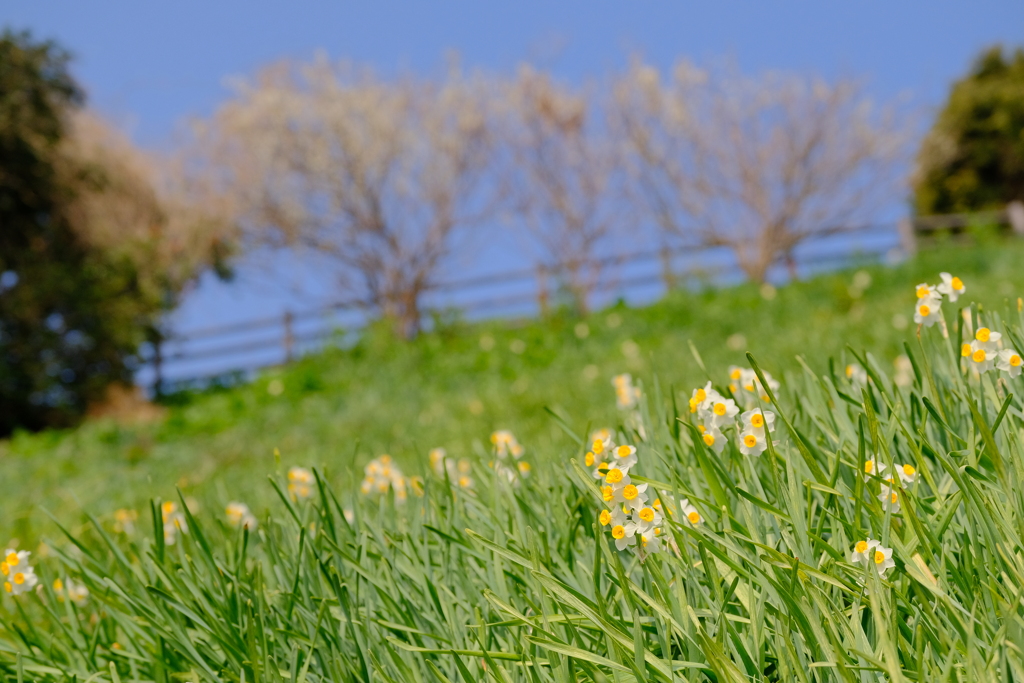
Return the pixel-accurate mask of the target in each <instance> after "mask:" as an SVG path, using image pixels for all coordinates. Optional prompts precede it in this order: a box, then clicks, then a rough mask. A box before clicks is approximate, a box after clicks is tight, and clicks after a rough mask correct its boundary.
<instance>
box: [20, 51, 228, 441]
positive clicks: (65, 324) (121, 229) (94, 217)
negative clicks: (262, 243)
mask: <svg viewBox="0 0 1024 683" xmlns="http://www.w3.org/2000/svg"><path fill="white" fill-rule="evenodd" d="M68 61H69V57H68V55H67V53H66V52H64V51H63V50H61V49H60V48H59V47H58V46H56V45H55V44H54V43H52V42H40V41H34V40H33V39H32V37H31V36H30V35H29V34H27V33H12V32H5V33H4V34H2V35H0V436H2V435H6V434H9V433H10V432H11V431H13V430H14V429H16V428H24V429H30V430H32V429H40V428H43V427H49V426H65V425H69V424H73V423H74V421H75V420H76V419H77V418H78V417H79V416H81V415H82V414H83V412H84V411H85V410H86V408H87V407H88V406H89V404H90V403H92V402H95V401H99V400H101V399H102V398H103V396H104V395H105V392H106V390H107V388H108V387H109V386H110V385H111V384H112V383H115V382H121V383H125V384H128V383H130V382H131V380H132V370H133V368H134V366H135V364H136V361H137V356H138V349H139V347H140V345H141V344H142V343H143V342H144V341H145V340H146V338H147V336H151V335H152V331H153V330H155V329H157V328H158V326H159V321H160V318H161V316H162V314H163V313H164V312H165V311H167V310H168V309H169V308H171V307H172V306H174V305H175V304H176V303H177V301H178V296H180V294H181V292H182V291H183V290H184V288H185V287H187V285H188V284H189V283H191V282H192V281H194V279H195V278H196V277H197V276H198V274H199V273H200V272H202V271H203V270H204V269H205V268H206V267H208V266H210V265H218V266H223V264H224V259H225V257H226V256H227V255H228V254H229V248H228V247H227V245H228V244H229V241H228V239H227V235H229V232H230V231H229V228H230V224H229V223H227V222H225V221H219V220H217V219H215V218H211V216H212V213H211V212H210V210H209V209H208V208H207V207H206V206H204V207H203V209H202V212H203V213H202V215H203V216H205V217H207V219H205V220H200V219H199V218H198V217H197V214H196V210H193V209H186V208H185V207H187V206H189V202H188V201H187V199H185V196H186V195H187V194H188V192H187V191H186V190H184V189H181V188H186V187H189V186H191V185H193V184H194V183H188V182H186V181H185V180H184V178H185V176H179V178H180V179H179V180H178V181H176V182H175V181H170V180H168V181H167V182H166V183H165V185H166V189H161V188H159V187H158V184H157V183H156V182H155V179H156V177H157V173H156V171H155V167H150V166H147V164H146V162H145V157H144V155H142V154H141V152H139V151H137V150H135V149H134V148H132V147H131V146H130V145H129V144H128V143H127V142H126V141H125V140H124V139H123V138H119V137H118V136H116V134H114V133H113V131H112V130H111V129H109V128H107V127H106V126H105V125H103V124H102V123H101V122H100V121H99V119H97V118H95V117H93V116H91V115H88V114H85V113H84V112H82V110H81V107H82V105H83V102H84V96H83V93H82V91H81V89H80V88H79V87H78V85H77V84H76V83H75V81H74V79H73V78H72V77H71V75H70V73H69V72H68ZM172 169H173V167H172V166H170V165H167V164H165V170H167V171H168V172H167V173H165V175H166V176H167V177H168V178H171V177H173V173H172V172H170V171H171V170H172ZM210 206H216V203H210ZM211 225H216V226H218V230H211V229H210V226H211ZM186 226H187V227H186ZM197 226H198V227H197ZM197 233H203V234H205V237H204V238H203V239H202V240H198V241H197V240H195V236H196V234H197ZM221 236H223V238H222V237H221ZM197 242H198V243H197ZM186 254H187V255H189V258H186V257H185V255H186ZM221 270H222V271H223V268H221Z"/></svg>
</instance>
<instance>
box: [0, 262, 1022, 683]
mask: <svg viewBox="0 0 1024 683" xmlns="http://www.w3.org/2000/svg"><path fill="white" fill-rule="evenodd" d="M1022 256H1024V249H1022V248H1021V246H1020V245H1018V244H1013V243H1000V244H982V245H979V246H976V247H972V248H970V249H964V248H952V247H949V248H940V249H937V250H935V251H931V252H927V253H924V254H922V255H921V256H919V257H918V258H916V259H914V260H913V261H910V262H907V263H904V264H901V265H899V266H895V267H883V266H866V267H864V268H857V269H851V270H848V271H844V272H840V273H835V274H829V275H823V276H819V277H816V278H813V279H810V280H807V281H804V282H797V283H793V284H790V285H787V286H785V287H780V288H779V289H778V290H777V291H766V290H763V289H762V288H759V287H757V286H753V285H743V286H740V287H736V288H730V289H723V290H707V291H699V292H695V291H677V292H673V293H672V294H670V295H669V296H668V297H666V298H665V299H664V300H662V301H660V302H658V303H656V304H653V305H651V306H648V307H643V308H635V309H629V308H626V307H624V306H617V307H614V308H612V309H608V310H604V311H600V312H597V313H594V314H593V315H590V316H586V317H583V318H580V317H573V316H569V315H559V316H553V317H551V318H549V319H545V320H539V321H520V322H508V321H505V322H493V323H483V324H468V323H458V322H454V323H449V324H446V325H444V326H442V327H440V328H439V329H437V330H435V331H434V332H431V333H430V334H427V335H424V336H423V337H421V338H420V339H418V340H417V341H416V342H414V343H412V344H400V343H397V342H394V341H392V340H390V339H388V338H387V337H386V335H384V334H382V333H379V332H374V331H370V332H368V333H367V334H366V335H365V336H364V337H363V339H362V340H361V341H360V343H358V344H357V345H356V346H354V347H352V348H349V349H344V350H342V349H335V350H329V351H326V352H324V353H322V354H318V355H315V356H311V357H308V358H305V359H303V360H301V361H300V362H298V363H296V364H294V365H292V366H289V367H287V368H281V369H277V370H273V371H269V372H267V373H265V375H263V376H262V377H261V378H260V379H258V380H257V381H255V382H253V383H251V384H248V385H244V386H240V387H235V388H230V389H224V390H219V391H209V392H203V393H197V394H191V395H182V396H177V397H175V400H174V401H173V402H172V404H171V405H169V407H168V412H167V415H166V417H165V418H164V419H162V420H160V421H158V422H153V423H147V424H140V425H135V426H125V425H118V424H115V423H113V422H95V423H90V424H86V425H84V426H83V427H81V428H79V429H77V430H73V431H69V432H51V433H44V434H37V435H25V434H21V435H18V436H17V437H15V438H14V439H12V440H11V441H10V442H8V443H7V444H4V445H3V446H0V457H2V458H3V462H4V464H5V477H4V481H3V483H2V484H0V486H2V487H3V496H2V497H0V515H2V517H0V518H2V519H3V520H4V522H5V524H6V525H7V533H8V534H9V535H10V536H11V537H13V540H12V541H11V542H10V544H9V546H10V548H11V550H17V549H19V548H20V549H24V550H30V551H32V555H31V556H26V557H14V558H11V557H7V558H6V559H7V560H8V563H7V565H8V566H7V568H8V570H10V571H14V570H15V569H17V568H18V567H25V566H26V565H31V566H33V567H34V568H35V574H33V576H35V575H36V574H37V575H38V586H39V587H38V588H34V587H30V588H31V590H29V589H25V590H21V589H19V590H18V591H14V592H19V591H20V592H21V594H20V595H14V596H7V597H5V598H4V601H5V606H6V609H7V615H6V617H5V619H4V625H3V630H2V632H0V667H2V668H3V670H4V671H5V673H6V675H7V677H8V679H9V680H95V681H119V680H145V681H150V680H153V681H171V680H189V681H199V680H203V681H214V680H216V681H286V680H287V681H396V682H398V681H441V682H444V681H453V682H454V681H460V680H461V681H478V680H495V681H509V682H511V681H516V682H518V681H524V682H526V681H530V682H531V683H533V682H537V681H558V682H562V681H588V680H593V681H749V680H763V681H791V680H799V681H878V680H890V681H938V680H956V681H983V680H984V681H987V680H1007V681H1009V680H1021V679H1022V678H1024V657H1022V654H1021V648H1022V647H1024V637H1022V634H1024V622H1022V620H1021V616H1022V611H1021V598H1022V596H1024V589H1022V588H1021V586H1024V556H1022V554H1021V552H1022V548H1021V546H1022V541H1024V496H1022V495H1021V490H1024V489H1022V486H1021V480H1022V479H1024V450H1022V445H1021V437H1022V436H1024V416H1022V413H1021V405H1022V404H1021V399H1020V396H1021V393H1022V392H1021V389H1022V388H1024V387H1022V384H1021V378H1020V376H1019V374H1017V375H1015V374H1014V372H1013V371H1012V370H1010V369H1009V368H1010V367H1019V365H1017V366H1010V365H1007V369H1000V367H995V366H992V367H989V366H987V365H985V364H984V363H985V362H986V361H985V360H984V359H983V360H982V361H978V360H977V355H976V354H977V353H978V351H979V350H981V351H985V352H987V353H989V354H994V353H996V352H997V351H998V350H1009V349H1016V350H1021V349H1022V348H1024V338H1022V330H1021V314H1020V305H1019V303H1018V299H1017V296H1019V295H1020V294H1022V293H1024V269H1021V268H1020V266H1019V264H1020V263H1021V262H1022V260H1021V257H1022ZM940 271H951V272H953V273H954V274H955V275H957V276H959V277H960V278H962V280H963V282H964V283H966V288H967V290H966V293H965V294H964V295H963V296H962V297H960V298H959V300H957V301H955V302H954V301H951V300H949V299H952V298H953V297H947V299H946V300H945V301H944V302H943V304H942V306H941V308H939V307H938V305H937V302H933V299H932V298H931V297H932V296H933V295H932V294H928V295H927V296H925V297H924V298H923V299H918V298H917V297H916V296H915V286H916V285H917V284H918V283H920V282H929V283H932V284H938V282H939V276H938V274H939V272H940ZM918 294H920V292H918ZM922 301H928V302H931V303H932V304H933V305H932V309H933V310H931V311H930V312H929V315H930V316H931V317H930V318H929V320H928V322H932V321H938V318H937V316H941V322H938V324H933V325H930V326H928V327H925V328H924V329H921V330H920V331H919V330H918V326H917V325H916V324H915V323H914V320H913V318H914V314H915V306H916V305H917V304H920V303H921V302H922ZM935 309H937V310H938V313H936V310H935ZM961 309H963V310H965V311H966V312H967V315H966V316H964V315H960V310H961ZM983 329H985V330H990V332H982V330H983ZM943 330H945V331H946V334H944V333H943ZM992 333H995V336H990V335H992ZM999 334H1002V335H1003V336H1002V339H1001V340H1000V339H999V337H998V335H999ZM964 343H968V344H973V345H974V346H971V347H970V348H969V352H968V351H965V350H964V349H963V348H962V347H963V344H964ZM748 353H749V355H747V354H748ZM965 353H966V354H967V355H964V354H965ZM982 355H984V354H982ZM899 356H904V357H905V360H903V361H899V362H897V363H894V361H895V360H896V359H897V357H899ZM1000 358H1002V357H1000ZM990 360H991V357H989V361H990ZM1000 362H1001V363H1003V365H1006V364H1007V363H1009V362H1010V361H1009V360H1007V359H1002V360H1000ZM1018 363H1019V358H1018ZM734 365H735V366H739V367H741V368H742V370H741V369H739V368H732V367H731V366H734ZM990 365H991V363H990ZM848 366H849V372H848V371H847V368H848ZM979 369H980V370H983V372H981V373H978V372H977V370H979ZM622 373H630V375H631V376H632V381H631V383H630V384H628V385H627V384H625V381H624V380H621V381H620V384H619V385H618V386H616V387H613V385H612V378H613V377H614V376H617V375H621V374H622ZM751 373H753V374H751ZM766 373H770V375H771V376H774V378H775V380H777V382H778V384H775V381H774V380H772V381H770V380H769V379H768V375H767V374H766ZM709 381H710V384H708V382H709ZM731 384H733V385H735V387H730V385H731ZM745 386H750V387H753V388H754V390H753V391H747V390H746V389H745V388H744V387H745ZM633 387H635V388H636V390H637V392H636V393H633V391H632V388H633ZM271 389H272V390H271ZM701 392H703V394H702V393H701ZM616 394H619V395H618V398H619V399H620V400H619V401H618V405H617V402H616V398H617V396H616ZM734 402H735V405H734ZM719 404H721V405H722V406H723V407H722V408H721V409H719ZM758 417H760V420H761V423H760V426H758ZM601 429H605V430H607V432H605V433H604V434H601V433H599V430H601ZM501 430H509V432H510V434H505V433H504V432H502V431H501ZM496 432H497V433H496ZM512 435H514V436H512ZM605 436H607V437H609V438H610V440H611V441H612V442H614V444H615V445H616V446H624V447H626V449H625V450H621V451H620V450H619V449H618V448H616V449H614V450H610V448H609V446H608V443H607V440H606V439H603V437H605ZM595 437H596V438H597V439H598V440H601V441H602V443H600V444H598V443H595ZM437 447H443V448H444V449H445V453H444V454H443V455H442V454H441V453H440V452H437V451H435V452H434V453H433V456H431V455H430V454H429V453H430V451H431V449H433V448H437ZM631 449H635V450H631ZM609 451H610V452H611V455H609ZM384 453H387V454H388V458H382V457H381V456H382V454H384ZM613 458H622V460H615V459H613ZM633 460H635V462H633ZM605 461H607V462H608V464H607V466H605V467H603V468H602V467H601V463H602V462H605ZM619 463H621V464H622V466H621V467H613V466H612V464H619ZM627 463H628V464H627ZM612 470H616V471H617V472H618V474H613V473H612ZM894 473H895V474H897V475H898V476H892V475H893V474H894ZM268 475H269V477H270V481H268V480H267V477H268ZM631 486H632V487H634V488H632V489H631V488H630V487H631ZM176 489H177V490H176ZM179 491H180V493H179ZM231 501H238V502H243V503H245V504H246V507H244V508H243V507H241V506H236V507H234V508H232V509H231V512H232V514H231V515H229V516H226V515H225V506H227V505H228V503H229V502H231ZM623 508H625V509H626V511H623ZM43 509H46V510H49V511H50V512H51V513H52V515H53V517H52V518H51V517H49V516H48V514H47V513H46V512H44V511H43ZM118 509H121V510H123V511H128V510H131V511H134V513H135V516H132V515H130V514H129V513H127V512H122V513H121V515H120V516H116V515H115V511H116V510H118ZM620 547H621V549H620ZM15 555H17V553H15ZM12 567H13V568H14V569H12ZM5 573H8V572H5ZM23 578H24V577H23ZM57 579H59V580H60V581H61V583H60V584H57V587H55V584H54V581H55V580H57ZM29 583H31V581H30V582H29ZM18 585H19V586H21V585H23V584H18ZM57 588H59V590H57Z"/></svg>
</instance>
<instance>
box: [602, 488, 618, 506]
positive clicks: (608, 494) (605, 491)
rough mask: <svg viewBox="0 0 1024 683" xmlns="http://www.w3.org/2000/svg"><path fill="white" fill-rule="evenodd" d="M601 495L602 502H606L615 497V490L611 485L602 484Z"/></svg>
mask: <svg viewBox="0 0 1024 683" xmlns="http://www.w3.org/2000/svg"><path fill="white" fill-rule="evenodd" d="M601 496H602V497H603V498H604V502H606V503H607V502H608V501H610V500H611V499H612V498H614V497H615V491H613V490H612V487H611V486H602V487H601Z"/></svg>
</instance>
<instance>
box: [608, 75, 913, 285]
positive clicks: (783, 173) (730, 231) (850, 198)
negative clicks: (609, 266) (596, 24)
mask: <svg viewBox="0 0 1024 683" xmlns="http://www.w3.org/2000/svg"><path fill="white" fill-rule="evenodd" d="M613 106H614V112H613V120H614V121H615V123H616V125H617V128H618V133H617V134H618V135H620V136H622V137H623V139H624V140H625V141H626V143H627V145H628V147H629V149H630V152H631V165H630V168H631V169H632V171H633V176H634V187H635V196H636V197H637V198H638V200H639V202H640V205H641V206H642V207H643V209H644V210H645V212H646V213H647V214H648V215H649V216H650V218H651V220H652V221H653V222H655V223H657V225H658V226H659V228H660V229H661V230H663V231H665V232H666V233H668V234H670V235H673V236H675V237H677V238H681V239H682V241H683V242H684V243H685V244H688V245H695V246H722V247H727V248H729V249H730V250H731V251H732V252H733V253H734V254H735V257H736V260H737V262H738V263H739V265H740V267H741V268H742V269H743V271H744V272H745V273H746V274H747V276H748V277H749V278H750V279H752V280H755V281H764V279H765V277H766V276H767V274H768V270H769V268H770V267H771V266H773V265H775V264H777V263H779V262H782V263H784V264H785V265H786V266H787V267H788V268H789V270H790V273H791V275H793V274H795V260H794V250H795V249H796V248H797V246H798V245H800V244H801V243H803V242H804V241H806V240H808V239H809V238H812V237H816V236H824V235H829V234H835V233H839V232H843V231H848V230H852V229H855V228H857V227H861V226H862V225H863V222H865V221H867V220H870V219H871V218H872V217H874V216H875V215H876V213H877V211H878V210H879V209H880V208H883V207H884V206H885V205H886V204H887V203H889V202H892V201H893V200H896V199H898V198H899V197H900V196H901V193H902V192H903V183H902V179H901V173H902V171H903V168H904V163H903V162H904V161H905V160H906V158H907V154H908V150H907V142H908V141H909V135H908V127H907V125H906V123H905V121H904V119H903V118H902V117H900V116H899V115H898V114H897V112H896V110H894V109H891V108H886V109H879V108H877V107H874V106H872V103H871V102H870V101H869V100H868V99H867V97H866V96H865V95H864V94H863V92H862V90H861V89H860V87H859V85H858V84H857V83H856V82H853V81H849V80H840V81H838V82H836V83H834V84H827V83H825V82H823V81H820V80H816V79H810V78H805V77H799V76H787V75H777V74H767V75H764V76H762V77H759V78H757V79H751V78H745V77H742V76H740V75H738V74H736V73H733V72H729V71H724V72H722V73H715V74H710V73H709V72H707V71H704V70H701V69H698V68H696V67H694V66H692V65H690V64H689V63H686V62H680V63H679V64H677V65H676V66H675V68H674V69H673V71H672V73H671V74H669V75H668V76H667V77H665V76H664V75H662V74H659V73H658V71H657V70H655V69H654V68H652V67H650V66H647V65H645V64H642V63H639V62H637V63H635V64H634V65H633V66H632V68H631V69H629V70H628V71H627V72H625V73H624V74H622V75H621V76H620V77H619V78H618V79H617V82H616V84H615V89H614V104H613Z"/></svg>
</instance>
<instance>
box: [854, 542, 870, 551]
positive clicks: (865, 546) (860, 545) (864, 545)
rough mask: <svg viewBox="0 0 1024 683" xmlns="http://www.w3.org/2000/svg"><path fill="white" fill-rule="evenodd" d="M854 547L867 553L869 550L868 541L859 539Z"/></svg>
mask: <svg viewBox="0 0 1024 683" xmlns="http://www.w3.org/2000/svg"><path fill="white" fill-rule="evenodd" d="M853 549H854V550H856V551H857V552H858V553H865V552H867V550H868V542H867V541H857V545H855V546H854V547H853Z"/></svg>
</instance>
